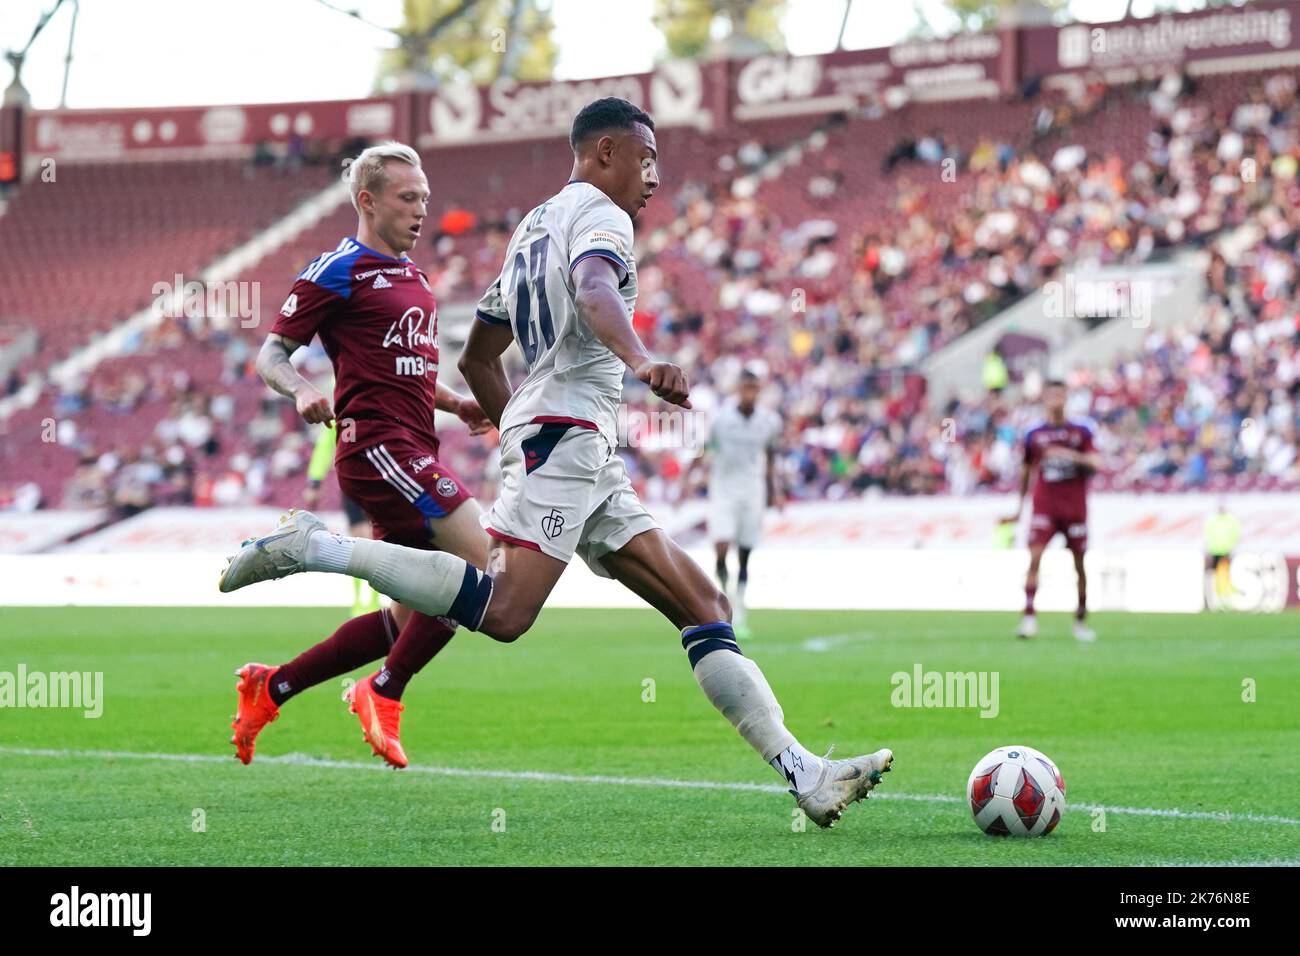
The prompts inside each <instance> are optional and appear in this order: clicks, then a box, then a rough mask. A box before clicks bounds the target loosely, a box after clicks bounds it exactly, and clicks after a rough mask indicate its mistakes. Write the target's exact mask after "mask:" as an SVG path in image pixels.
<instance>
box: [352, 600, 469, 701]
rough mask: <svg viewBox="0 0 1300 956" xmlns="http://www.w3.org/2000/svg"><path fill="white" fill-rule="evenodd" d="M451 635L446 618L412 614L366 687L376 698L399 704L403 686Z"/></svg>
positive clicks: (404, 687) (451, 626) (452, 628)
mask: <svg viewBox="0 0 1300 956" xmlns="http://www.w3.org/2000/svg"><path fill="white" fill-rule="evenodd" d="M455 633H456V626H455V624H453V623H452V622H451V621H450V620H449V619H448V618H445V617H432V616H430V615H428V614H421V613H420V612H419V611H415V612H413V613H412V614H411V619H410V620H409V621H407V622H406V627H404V628H402V633H401V634H398V635H397V640H396V641H395V642H394V643H393V649H392V650H391V651H389V653H388V660H386V661H384V666H383V668H382V669H381V670H380V671H379V675H378V676H377V677H376V678H375V679H374V681H372V682H371V685H370V686H371V687H373V688H374V689H375V693H376V694H379V695H380V696H383V697H387V698H389V699H390V700H401V699H402V691H404V690H406V682H407V681H409V680H410V679H411V678H412V677H414V676H415V675H416V674H418V673H419V672H420V668H422V667H424V665H425V664H427V663H429V661H431V660H433V658H434V655H436V654H437V653H438V652H439V651H440V650H442V649H443V648H444V647H446V646H447V642H448V641H450V640H451V636H452V635H453V634H455Z"/></svg>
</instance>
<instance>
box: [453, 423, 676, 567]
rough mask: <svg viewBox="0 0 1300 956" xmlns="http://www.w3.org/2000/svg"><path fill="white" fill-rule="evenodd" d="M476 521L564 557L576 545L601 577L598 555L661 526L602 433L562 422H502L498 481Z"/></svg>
mask: <svg viewBox="0 0 1300 956" xmlns="http://www.w3.org/2000/svg"><path fill="white" fill-rule="evenodd" d="M479 520H480V522H481V523H482V525H483V528H484V529H485V530H486V531H487V533H488V534H489V535H491V536H492V537H493V538H496V539H498V540H500V541H508V542H510V543H511V544H517V545H522V546H523V547H526V548H532V549H534V550H536V551H541V552H542V553H543V554H549V555H550V556H551V557H553V558H557V559H558V560H560V561H563V562H565V563H566V564H567V563H568V562H569V561H570V560H571V559H572V558H573V555H574V552H577V553H578V554H580V555H581V556H582V559H583V560H584V561H586V562H587V566H588V567H590V568H591V570H592V571H594V572H595V573H596V574H598V575H600V576H601V577H605V578H607V577H609V576H610V574H609V572H608V571H606V570H605V569H604V567H603V566H602V565H601V563H600V559H601V558H602V557H604V556H605V555H606V554H609V553H610V552H611V551H618V550H619V549H620V548H622V547H623V546H624V545H626V544H627V543H628V542H629V541H631V540H632V539H633V538H634V537H636V536H637V535H638V534H641V532H643V531H650V530H651V529H653V528H657V527H659V524H658V523H657V522H656V521H655V520H654V518H652V517H651V516H650V513H649V512H648V511H646V510H645V507H644V506H643V505H642V504H641V499H639V498H638V497H637V495H636V492H635V491H634V490H633V488H632V482H631V481H630V480H629V479H628V476H627V468H626V467H625V466H624V465H623V459H622V458H620V457H619V456H618V455H616V454H615V453H614V449H613V448H612V447H610V445H609V443H608V442H607V441H606V440H605V438H604V437H603V436H602V435H601V434H600V432H597V431H593V430H592V429H590V428H584V427H583V426H581V425H568V424H567V423H548V424H541V425H539V424H527V425H516V426H514V427H512V428H507V429H506V431H505V432H504V433H503V434H502V436H501V487H500V489H499V491H498V493H497V500H496V501H494V502H493V503H492V507H491V508H489V509H488V511H487V513H486V514H485V515H483V517H482V518H480V519H479Z"/></svg>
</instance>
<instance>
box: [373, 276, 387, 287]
mask: <svg viewBox="0 0 1300 956" xmlns="http://www.w3.org/2000/svg"><path fill="white" fill-rule="evenodd" d="M392 287H393V284H392V283H391V282H389V281H388V280H387V279H385V278H384V277H383V276H375V281H374V284H373V285H371V286H370V288H372V289H391V288H392Z"/></svg>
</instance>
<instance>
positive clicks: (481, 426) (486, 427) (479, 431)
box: [456, 398, 495, 435]
mask: <svg viewBox="0 0 1300 956" xmlns="http://www.w3.org/2000/svg"><path fill="white" fill-rule="evenodd" d="M456 417H457V418H459V419H460V420H461V421H462V422H464V423H465V424H466V425H468V426H469V433H470V434H471V435H486V434H487V433H488V432H490V431H491V430H492V429H493V428H494V427H495V426H494V425H493V424H492V419H490V418H488V417H487V415H486V414H485V413H484V411H483V408H482V406H480V405H479V403H478V402H476V401H475V400H474V399H472V398H462V399H461V400H460V406H459V407H458V408H457V409H456Z"/></svg>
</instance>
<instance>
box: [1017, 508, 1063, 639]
mask: <svg viewBox="0 0 1300 956" xmlns="http://www.w3.org/2000/svg"><path fill="white" fill-rule="evenodd" d="M1055 534H1056V527H1055V522H1053V520H1052V518H1051V517H1050V516H1049V515H1045V514H1039V513H1038V512H1034V514H1032V515H1031V516H1030V519H1029V570H1028V571H1027V572H1026V574H1025V611H1024V614H1022V615H1021V617H1020V627H1019V628H1018V629H1017V631H1016V634H1017V636H1019V637H1023V638H1030V637H1033V636H1034V635H1035V634H1037V633H1038V615H1037V613H1036V612H1035V611H1034V598H1035V596H1037V594H1038V568H1039V565H1041V564H1042V563H1043V551H1044V550H1045V549H1046V548H1047V544H1048V542H1050V541H1051V540H1052V537H1053V536H1054V535H1055Z"/></svg>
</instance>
